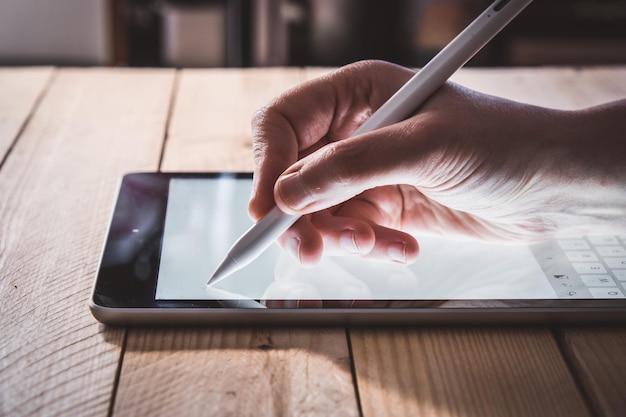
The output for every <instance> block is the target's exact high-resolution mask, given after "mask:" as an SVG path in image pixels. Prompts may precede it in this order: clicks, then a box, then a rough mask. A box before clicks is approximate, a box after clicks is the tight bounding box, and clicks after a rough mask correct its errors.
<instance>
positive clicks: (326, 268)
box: [263, 253, 417, 308]
mask: <svg viewBox="0 0 626 417" xmlns="http://www.w3.org/2000/svg"><path fill="white" fill-rule="evenodd" d="M274 279H275V281H274V282H273V283H272V284H270V285H269V286H268V288H267V289H266V291H265V293H264V294H263V300H264V303H265V305H267V306H268V307H270V306H271V307H287V308H320V307H333V306H336V307H359V306H367V305H369V304H371V300H373V299H376V298H380V297H381V296H383V297H387V296H389V295H391V293H393V292H394V291H404V290H406V288H407V286H409V287H411V288H412V289H413V290H414V289H415V288H416V286H417V279H416V277H415V275H414V274H413V273H412V272H411V271H410V270H409V269H408V268H406V267H404V266H400V265H393V264H389V263H380V262H371V261H367V260H364V259H352V258H349V257H337V258H331V257H324V258H323V259H322V260H321V262H319V264H317V265H316V266H315V267H303V266H302V265H300V264H299V263H298V262H297V261H296V260H294V259H293V258H292V257H290V256H288V255H287V254H286V253H282V254H281V256H280V257H279V259H278V262H277V263H276V268H275V270H274ZM381 289H382V293H381V294H377V292H381Z"/></svg>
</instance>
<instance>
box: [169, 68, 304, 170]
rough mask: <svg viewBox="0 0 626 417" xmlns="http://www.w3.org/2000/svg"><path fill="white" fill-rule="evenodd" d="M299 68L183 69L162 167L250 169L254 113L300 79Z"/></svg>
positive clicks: (181, 168) (172, 168)
mask: <svg viewBox="0 0 626 417" xmlns="http://www.w3.org/2000/svg"><path fill="white" fill-rule="evenodd" d="M301 80H302V73H301V71H300V70H298V69H294V68H292V69H289V68H285V69H273V68H269V69H268V68H255V69H244V70H232V69H211V70H183V71H182V76H181V79H180V85H179V91H180V93H179V94H178V95H177V96H176V101H175V105H174V115H173V117H172V120H171V123H170V127H169V130H168V138H167V143H166V150H165V154H164V158H163V164H162V166H161V169H162V170H163V171H176V170H184V171H206V170H211V171H224V170H227V171H251V170H252V167H253V160H252V136H251V132H250V120H251V118H252V115H253V113H254V112H255V111H256V110H257V109H258V108H260V107H261V106H262V105H263V104H265V103H266V102H267V101H269V100H271V99H272V98H274V97H275V96H277V95H279V94H280V93H281V92H282V91H284V90H285V89H287V88H289V87H291V86H293V85H295V84H297V83H299V82H300V81H301Z"/></svg>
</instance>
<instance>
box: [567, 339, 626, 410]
mask: <svg viewBox="0 0 626 417" xmlns="http://www.w3.org/2000/svg"><path fill="white" fill-rule="evenodd" d="M562 338H563V345H564V350H565V352H566V357H567V358H568V359H569V360H570V361H571V363H572V364H573V366H574V367H575V368H576V373H577V375H578V377H579V378H580V380H581V382H582V386H583V387H584V389H585V391H586V392H587V393H588V395H589V397H590V400H591V403H592V405H593V408H594V410H596V411H597V414H598V415H603V416H607V417H619V416H623V415H624V410H626V396H625V395H624V392H626V377H625V375H626V360H625V359H624V346H626V328H624V327H600V328H588V327H587V328H573V327H572V328H565V329H564V330H563V332H562Z"/></svg>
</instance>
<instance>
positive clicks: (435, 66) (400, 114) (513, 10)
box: [207, 0, 532, 285]
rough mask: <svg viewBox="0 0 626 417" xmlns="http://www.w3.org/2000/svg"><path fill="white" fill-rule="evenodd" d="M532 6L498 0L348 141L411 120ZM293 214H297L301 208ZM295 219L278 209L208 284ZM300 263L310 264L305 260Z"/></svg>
mask: <svg viewBox="0 0 626 417" xmlns="http://www.w3.org/2000/svg"><path fill="white" fill-rule="evenodd" d="M531 2H532V0H497V1H496V2H494V3H493V4H492V5H490V6H489V7H488V8H487V9H486V10H485V11H484V12H483V13H482V14H480V15H479V16H478V17H477V18H476V19H475V20H474V21H473V22H472V23H471V24H470V25H469V26H468V27H466V28H465V29H464V30H463V31H462V32H461V33H460V34H459V35H458V36H457V37H455V38H454V39H453V40H452V41H451V42H450V43H449V44H448V45H447V46H446V47H445V48H444V49H443V50H442V51H441V52H439V53H438V54H437V55H436V56H435V57H434V58H433V59H432V60H431V61H430V62H429V63H428V64H427V65H426V66H424V68H423V69H422V70H421V71H420V72H419V73H417V74H412V76H411V77H410V78H409V79H405V80H404V81H406V84H404V85H397V86H396V89H394V90H391V91H387V92H386V93H387V94H385V95H383V96H379V98H383V101H384V103H383V101H380V102H378V103H377V105H376V106H369V107H367V108H366V109H365V110H366V112H365V113H361V114H358V113H357V114H358V117H357V119H355V121H356V122H357V123H356V124H355V123H351V121H350V120H348V123H346V126H348V127H353V128H354V129H355V130H354V129H353V130H352V131H347V132H345V133H346V134H345V136H343V138H345V137H350V138H358V137H360V136H362V135H364V134H366V133H368V132H371V131H375V130H377V129H380V128H383V127H386V126H390V125H393V124H394V123H397V122H400V121H402V120H404V119H405V118H407V117H408V116H409V115H410V114H411V113H412V112H414V111H415V110H416V109H417V108H418V107H419V106H420V105H422V104H423V103H424V102H425V101H426V100H427V99H428V98H429V97H430V96H431V95H432V94H433V93H434V92H435V91H436V90H437V89H438V88H440V87H441V85H442V84H443V83H445V82H446V80H447V79H448V78H449V77H450V76H451V75H452V74H454V72H456V71H457V70H458V69H459V68H460V67H462V66H463V65H464V64H465V63H466V62H467V61H469V60H470V59H471V58H472V57H473V56H474V55H475V54H476V53H477V52H478V51H479V50H480V49H481V48H482V47H483V46H484V45H485V44H487V43H488V42H489V41H490V40H491V38H493V37H494V36H495V35H496V34H497V33H498V32H499V31H500V30H502V28H503V27H505V26H506V25H507V24H508V23H509V22H510V21H511V20H513V18H515V16H517V14H519V12H521V11H522V10H523V9H524V8H525V7H526V6H527V5H528V4H530V3H531ZM369 91H370V92H374V91H376V90H375V89H370V90H369ZM328 93H332V91H328ZM332 99H333V96H328V97H326V98H322V101H324V100H326V101H328V100H332ZM303 110H305V111H304V113H303V114H306V115H310V113H309V111H308V109H303ZM359 110H362V109H359V108H358V107H356V108H353V109H350V110H349V112H354V111H357V112H358V111H359ZM374 110H375V111H374ZM372 113H373V114H372ZM370 115H371V116H370ZM311 116H312V117H316V116H317V115H316V114H313V115H311ZM363 120H365V121H363ZM281 133H283V132H281ZM350 133H351V134H350ZM296 139H298V138H296ZM274 140H276V141H277V142H279V141H281V140H282V139H280V138H275V139H274ZM301 142H302V141H301ZM301 144H302V143H300V145H301ZM293 155H295V152H294V153H292V154H291V155H290V156H293ZM282 156H284V155H278V157H282ZM272 157H274V155H273V156H272ZM277 166H278V165H277ZM291 178H292V181H299V179H298V178H299V177H294V176H293V175H292V177H291ZM261 181H263V179H261ZM294 208H296V209H297V208H298V207H294ZM294 214H295V213H292V214H291V215H288V214H286V213H283V212H282V210H279V208H273V209H270V211H269V213H267V215H266V216H265V217H264V218H262V219H260V220H259V221H258V222H257V223H256V224H255V225H253V226H252V228H250V229H249V230H248V231H247V232H246V233H245V234H244V235H243V236H242V237H241V238H240V239H239V240H237V242H235V244H234V245H233V246H232V247H231V249H230V251H229V252H228V254H227V255H226V257H225V258H224V260H223V261H222V262H221V263H220V265H218V267H217V269H216V270H215V272H214V273H213V275H212V276H211V278H210V279H209V281H208V283H207V284H208V285H211V284H213V283H216V282H217V281H219V280H221V279H222V278H224V277H226V276H228V275H230V274H231V273H232V272H234V271H236V270H238V269H241V268H243V267H244V266H245V265H247V264H248V263H250V262H251V261H252V260H254V259H255V258H256V257H257V256H258V255H259V254H260V253H262V252H263V251H264V250H265V249H266V248H267V247H268V246H269V245H270V244H271V243H272V242H273V241H274V240H275V238H276V237H277V236H279V235H280V234H281V233H283V232H284V231H286V230H287V228H288V227H289V226H291V225H292V223H293V222H294V221H296V220H297V217H295V216H294ZM342 240H343V242H344V243H345V244H349V245H352V246H354V245H355V244H356V243H357V241H356V240H355V239H354V234H353V233H347V234H345V235H344V237H343V238H342ZM301 243H302V240H299V239H296V240H291V241H290V246H294V245H298V246H299V245H300V244H301ZM393 247H395V249H394V250H393V251H391V252H390V253H393V254H394V258H396V259H395V260H396V261H398V262H406V261H407V254H410V252H407V250H406V249H407V247H406V246H399V245H394V246H393ZM353 249H355V250H357V251H360V249H361V248H359V247H358V246H356V247H354V248H353ZM301 260H302V261H305V262H306V260H305V259H301Z"/></svg>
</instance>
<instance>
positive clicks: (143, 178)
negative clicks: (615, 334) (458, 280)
mask: <svg viewBox="0 0 626 417" xmlns="http://www.w3.org/2000/svg"><path fill="white" fill-rule="evenodd" d="M220 177H228V178H242V179H248V180H249V179H251V178H252V174H251V173H242V172H206V173H180V172H176V173H161V172H139V173H131V174H127V175H125V176H124V177H123V179H122V181H121V184H120V188H119V192H118V197H117V200H116V203H115V207H114V210H113V214H112V217H111V221H110V223H109V230H108V233H107V237H106V241H105V245H104V250H103V253H102V258H101V262H100V268H99V270H98V272H97V277H96V282H95V285H94V289H93V294H92V299H91V304H92V307H93V308H105V309H113V310H115V309H117V310H124V312H125V314H132V312H133V311H137V312H139V311H141V312H142V314H143V313H145V312H146V311H151V310H154V311H157V310H158V311H162V310H167V309H180V310H190V311H206V312H207V313H209V312H216V311H220V310H225V309H228V310H230V309H232V308H233V305H234V304H237V303H236V302H235V303H234V302H233V300H157V299H155V292H156V283H157V277H158V272H159V271H158V269H159V262H160V254H161V247H162V240H163V229H164V223H165V212H166V208H167V199H168V191H169V183H170V180H171V179H173V178H191V179H198V178H220ZM145 207H148V208H149V209H150V210H151V212H150V214H151V222H150V224H149V225H148V226H146V224H144V221H145V217H146V216H132V213H130V215H129V213H128V211H127V210H134V211H137V210H142V209H143V208H145ZM133 219H142V222H137V223H134V222H133ZM146 228H148V230H146ZM129 238H130V239H131V240H132V239H135V240H134V241H132V245H131V248H132V249H133V251H134V252H133V256H132V257H131V258H129V259H130V260H129V261H128V262H125V263H121V264H120V263H116V262H115V259H113V258H115V256H116V255H115V252H116V243H117V242H118V240H119V239H129ZM146 260H148V263H147V264H146ZM138 262H141V263H142V266H141V267H140V268H137V263H138ZM137 270H140V271H141V273H140V274H138V273H137ZM256 301H257V302H262V301H261V300H256ZM283 301H285V302H283ZM288 301H292V302H288ZM279 305H280V307H278V306H279ZM310 305H311V304H310V303H302V304H300V305H298V304H297V303H294V302H293V300H273V302H272V303H270V304H269V305H268V307H270V308H269V310H274V311H286V310H303V309H310ZM93 308H92V310H93ZM237 309H238V310H251V311H257V310H256V309H246V307H245V303H244V307H238V308H237ZM326 309H328V310H329V311H330V310H332V311H342V312H344V313H347V314H350V311H353V312H354V313H363V312H367V311H371V310H386V311H396V312H404V313H406V312H409V311H414V312H416V313H419V312H420V311H426V310H428V311H432V310H433V309H434V310H447V311H450V310H455V309H456V310H463V311H472V310H476V311H484V310H490V309H492V310H494V311H495V310H501V309H516V310H520V309H521V310H522V311H523V310H528V311H531V310H532V311H540V312H550V311H551V310H552V311H557V310H558V311H561V312H562V311H564V310H578V311H585V310H586V309H588V310H589V311H596V312H597V311H600V312H602V311H613V312H619V311H626V300H625V299H602V300H600V299H533V300H528V299H522V300H515V299H506V300H359V301H357V302H355V301H353V300H325V301H324V300H321V301H320V302H319V303H316V305H315V308H314V309H311V310H312V311H313V310H314V311H318V312H319V311H320V310H326ZM257 313H258V311H257ZM252 314H254V313H252ZM616 318H617V317H616Z"/></svg>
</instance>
